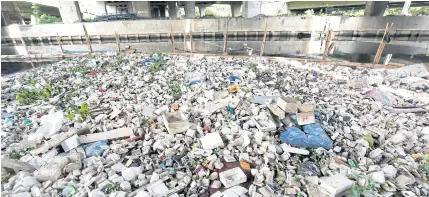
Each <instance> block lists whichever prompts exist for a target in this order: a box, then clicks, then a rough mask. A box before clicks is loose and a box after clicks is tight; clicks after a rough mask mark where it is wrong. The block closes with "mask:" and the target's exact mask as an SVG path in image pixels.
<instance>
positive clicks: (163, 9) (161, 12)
mask: <svg viewBox="0 0 429 197" xmlns="http://www.w3.org/2000/svg"><path fill="white" fill-rule="evenodd" d="M159 16H160V17H161V18H165V5H160V6H159Z"/></svg>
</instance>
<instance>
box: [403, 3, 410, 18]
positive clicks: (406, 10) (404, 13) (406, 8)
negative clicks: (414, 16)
mask: <svg viewBox="0 0 429 197" xmlns="http://www.w3.org/2000/svg"><path fill="white" fill-rule="evenodd" d="M410 5H411V1H405V2H404V7H402V12H401V14H403V15H408V10H409V9H410Z"/></svg>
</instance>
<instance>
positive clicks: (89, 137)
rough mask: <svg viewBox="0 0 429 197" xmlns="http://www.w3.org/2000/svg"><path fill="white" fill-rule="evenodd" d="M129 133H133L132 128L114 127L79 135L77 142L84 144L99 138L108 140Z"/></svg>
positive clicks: (129, 134)
mask: <svg viewBox="0 0 429 197" xmlns="http://www.w3.org/2000/svg"><path fill="white" fill-rule="evenodd" d="M131 135H134V133H133V128H120V129H114V130H111V131H107V132H101V133H93V134H88V135H81V136H79V142H80V143H81V144H86V143H91V142H96V141H100V140H109V139H116V138H122V137H128V136H131Z"/></svg>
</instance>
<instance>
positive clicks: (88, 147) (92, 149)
mask: <svg viewBox="0 0 429 197" xmlns="http://www.w3.org/2000/svg"><path fill="white" fill-rule="evenodd" d="M102 145H107V140H101V141H98V142H94V143H91V144H85V145H83V148H84V149H85V154H86V158H89V157H92V156H100V155H101V154H103V152H104V149H102V148H101V146H102Z"/></svg>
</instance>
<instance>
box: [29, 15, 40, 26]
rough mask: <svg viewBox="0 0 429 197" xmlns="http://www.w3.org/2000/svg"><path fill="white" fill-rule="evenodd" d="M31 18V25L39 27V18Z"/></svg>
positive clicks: (32, 16)
mask: <svg viewBox="0 0 429 197" xmlns="http://www.w3.org/2000/svg"><path fill="white" fill-rule="evenodd" d="M30 17H31V18H30V20H31V22H30V24H32V25H37V22H39V21H38V18H37V17H36V16H34V15H31V16H30Z"/></svg>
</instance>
